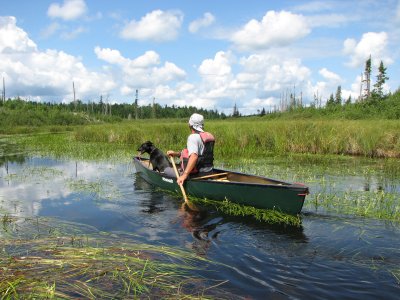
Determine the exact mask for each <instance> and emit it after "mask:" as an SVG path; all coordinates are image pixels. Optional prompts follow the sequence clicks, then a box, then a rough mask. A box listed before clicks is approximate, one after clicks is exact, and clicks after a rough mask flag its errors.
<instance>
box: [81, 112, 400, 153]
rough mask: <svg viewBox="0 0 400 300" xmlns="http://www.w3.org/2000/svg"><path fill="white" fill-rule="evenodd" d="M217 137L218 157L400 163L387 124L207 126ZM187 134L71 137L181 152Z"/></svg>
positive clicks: (159, 126)
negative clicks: (308, 156)
mask: <svg viewBox="0 0 400 300" xmlns="http://www.w3.org/2000/svg"><path fill="white" fill-rule="evenodd" d="M206 130H208V131H210V132H212V133H213V134H214V135H215V137H216V148H215V152H216V156H217V157H221V158H233V157H262V156H264V155H266V154H288V153H312V154H340V155H356V156H365V157H397V158H399V157H400V122H399V121H391V120H375V121H367V120H357V121H355V120H264V119H260V118H246V119H237V120H233V119H230V120H215V121H214V120H213V121H208V122H206ZM188 134H189V129H188V126H187V124H186V120H181V121H175V120H173V121H170V122H167V121H163V122H156V123H154V122H151V121H131V122H123V123H120V124H107V125H90V126H85V127H81V128H79V129H77V130H75V131H74V133H73V138H74V139H75V140H76V141H79V142H85V143H91V142H102V143H110V144H120V145H129V146H131V147H132V149H133V150H136V148H137V147H138V146H139V145H140V144H141V143H143V142H144V141H146V140H151V141H152V142H153V143H154V144H155V145H156V146H157V147H158V148H161V149H163V150H167V149H181V148H183V147H184V146H185V144H186V138H187V135H188Z"/></svg>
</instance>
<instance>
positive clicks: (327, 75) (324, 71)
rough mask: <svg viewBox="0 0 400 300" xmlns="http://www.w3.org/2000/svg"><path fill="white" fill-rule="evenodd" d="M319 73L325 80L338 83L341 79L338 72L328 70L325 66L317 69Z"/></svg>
mask: <svg viewBox="0 0 400 300" xmlns="http://www.w3.org/2000/svg"><path fill="white" fill-rule="evenodd" d="M319 74H321V76H322V77H324V78H325V79H326V80H329V81H332V82H336V83H339V82H340V81H341V78H340V76H339V75H338V74H336V73H333V72H331V71H329V70H328V69H327V68H322V69H321V70H319Z"/></svg>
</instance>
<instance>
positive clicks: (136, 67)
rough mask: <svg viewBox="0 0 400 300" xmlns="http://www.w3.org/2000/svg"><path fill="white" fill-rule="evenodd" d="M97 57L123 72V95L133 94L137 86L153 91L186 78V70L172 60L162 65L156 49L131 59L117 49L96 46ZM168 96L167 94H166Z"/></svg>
mask: <svg viewBox="0 0 400 300" xmlns="http://www.w3.org/2000/svg"><path fill="white" fill-rule="evenodd" d="M94 52H95V53H96V55H97V58H99V59H101V60H103V61H105V62H107V63H109V64H111V65H113V66H114V67H115V68H117V69H118V72H117V73H121V76H122V78H121V80H122V81H123V83H122V88H121V89H120V91H121V93H122V94H123V95H131V94H132V93H133V91H134V90H135V89H136V88H142V87H146V88H151V89H152V90H153V92H154V91H155V90H157V89H158V88H159V86H164V88H165V86H166V85H167V84H168V83H171V82H174V81H177V82H179V81H181V80H183V79H184V78H185V76H186V72H185V71H184V70H182V69H180V68H179V67H178V66H176V65H175V64H173V63H171V62H168V61H167V62H165V63H164V64H163V65H161V61H160V56H159V55H158V53H156V52H155V51H146V52H145V53H144V54H143V55H141V56H138V57H136V58H134V59H129V58H126V57H124V56H122V54H121V53H120V52H119V51H118V50H115V49H110V48H100V47H96V48H95V49H94ZM165 97H166V96H165Z"/></svg>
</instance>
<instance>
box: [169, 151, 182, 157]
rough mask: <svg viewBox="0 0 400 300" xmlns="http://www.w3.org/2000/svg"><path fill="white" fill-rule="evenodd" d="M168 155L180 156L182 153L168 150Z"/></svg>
mask: <svg viewBox="0 0 400 300" xmlns="http://www.w3.org/2000/svg"><path fill="white" fill-rule="evenodd" d="M167 155H168V156H179V155H181V153H180V152H175V151H174V150H168V151H167Z"/></svg>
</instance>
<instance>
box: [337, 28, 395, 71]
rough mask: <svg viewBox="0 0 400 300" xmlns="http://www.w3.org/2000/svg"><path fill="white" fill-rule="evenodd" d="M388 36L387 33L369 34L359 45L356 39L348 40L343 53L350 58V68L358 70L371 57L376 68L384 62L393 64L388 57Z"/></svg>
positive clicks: (364, 35)
mask: <svg viewBox="0 0 400 300" xmlns="http://www.w3.org/2000/svg"><path fill="white" fill-rule="evenodd" d="M387 44H388V35H387V33H386V32H367V33H364V34H363V36H362V38H361V40H360V41H359V42H358V43H357V41H356V40H355V39H346V40H345V41H344V43H343V52H344V53H345V54H346V55H349V56H350V61H349V62H348V64H349V66H351V67H355V68H358V67H360V66H362V65H363V64H364V63H365V61H366V60H367V59H368V58H369V57H370V56H371V58H372V62H373V64H374V65H375V66H377V65H378V64H379V62H380V61H381V60H382V61H383V62H384V63H385V64H386V65H388V64H390V63H392V59H391V58H390V57H389V56H388V55H387V50H386V47H387Z"/></svg>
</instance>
